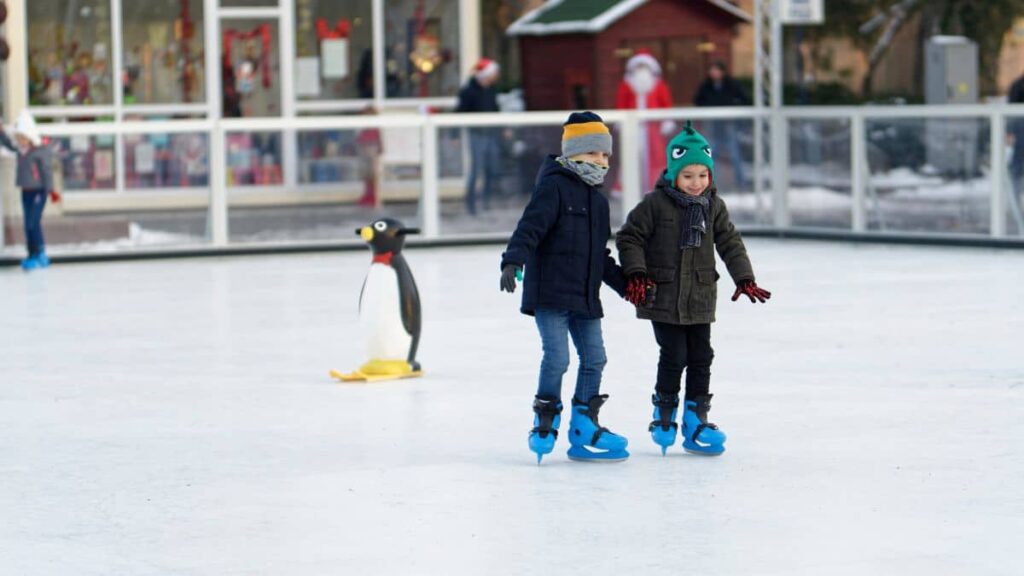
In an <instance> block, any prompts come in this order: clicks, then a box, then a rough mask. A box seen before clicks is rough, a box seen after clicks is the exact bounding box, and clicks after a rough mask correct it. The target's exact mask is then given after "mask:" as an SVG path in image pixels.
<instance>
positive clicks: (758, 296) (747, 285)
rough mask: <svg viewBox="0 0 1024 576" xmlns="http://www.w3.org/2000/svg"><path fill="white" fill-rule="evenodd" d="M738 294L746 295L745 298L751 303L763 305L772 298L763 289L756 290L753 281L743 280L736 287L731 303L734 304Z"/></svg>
mask: <svg viewBox="0 0 1024 576" xmlns="http://www.w3.org/2000/svg"><path fill="white" fill-rule="evenodd" d="M740 294H746V295H747V298H750V301H751V302H754V303H756V302H759V301H760V302H761V303H762V304H764V303H765V302H766V301H767V300H769V299H770V298H771V297H772V293H771V292H769V291H767V290H765V289H764V288H758V287H757V282H754V281H753V280H744V281H743V282H740V283H739V284H737V285H736V292H733V295H732V301H733V302H735V301H736V300H737V299H738V298H739V297H740Z"/></svg>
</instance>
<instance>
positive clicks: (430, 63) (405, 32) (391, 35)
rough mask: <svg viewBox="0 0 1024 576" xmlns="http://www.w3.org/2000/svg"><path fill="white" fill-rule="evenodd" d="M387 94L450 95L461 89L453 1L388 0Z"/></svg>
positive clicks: (413, 96) (393, 96) (457, 6)
mask: <svg viewBox="0 0 1024 576" xmlns="http://www.w3.org/2000/svg"><path fill="white" fill-rule="evenodd" d="M384 7H385V10H384V12H385V14H386V22H385V28H386V32H385V41H384V44H385V46H386V47H387V48H386V50H387V53H386V54H385V62H386V64H385V65H386V80H387V89H386V93H387V96H388V97H391V98H427V97H437V96H453V95H455V94H456V93H457V92H458V90H459V79H460V75H459V70H460V69H461V65H460V63H459V3H458V1H457V0H386V1H385V3H384Z"/></svg>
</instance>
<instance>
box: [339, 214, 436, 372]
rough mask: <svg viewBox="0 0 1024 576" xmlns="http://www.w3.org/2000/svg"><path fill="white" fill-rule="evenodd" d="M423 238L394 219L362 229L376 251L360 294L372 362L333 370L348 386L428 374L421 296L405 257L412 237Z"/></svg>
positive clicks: (363, 330)
mask: <svg viewBox="0 0 1024 576" xmlns="http://www.w3.org/2000/svg"><path fill="white" fill-rule="evenodd" d="M418 233H419V230H417V229H415V228H406V227H405V226H403V225H402V223H401V222H399V221H398V220H394V219H391V218H381V219H380V220H377V221H375V222H374V223H373V224H371V225H370V226H365V227H363V228H359V229H357V230H356V234H358V235H360V236H361V237H362V238H363V240H365V241H366V243H367V244H369V245H370V249H371V250H373V262H372V263H371V264H370V270H369V272H368V273H367V274H366V280H364V281H363V289H362V291H361V292H360V294H359V329H360V333H361V334H362V336H363V338H364V339H365V342H366V352H367V354H368V355H369V361H368V362H366V363H365V364H363V365H362V366H361V367H360V368H359V370H357V371H355V372H352V373H350V374H342V373H340V372H337V371H335V370H332V371H331V376H334V377H335V378H339V379H341V380H343V381H346V382H351V381H364V382H367V381H369V382H372V381H378V380H391V379H395V378H413V377H416V376H420V375H422V372H421V371H420V365H419V363H418V362H417V361H416V349H417V347H418V346H419V342H420V325H421V321H420V295H419V291H418V290H417V289H416V281H415V280H413V277H412V271H410V270H409V265H408V264H407V263H406V262H405V257H404V256H402V246H403V245H404V244H405V237H406V235H408V234H418Z"/></svg>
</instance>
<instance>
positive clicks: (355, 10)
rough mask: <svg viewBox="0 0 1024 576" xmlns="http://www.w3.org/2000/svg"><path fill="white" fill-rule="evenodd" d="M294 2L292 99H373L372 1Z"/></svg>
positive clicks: (318, 0) (322, 0)
mask: <svg viewBox="0 0 1024 576" xmlns="http://www.w3.org/2000/svg"><path fill="white" fill-rule="evenodd" d="M294 2H295V7H296V10H295V27H296V32H295V55H296V57H297V60H296V62H295V94H296V97H297V98H298V99H300V100H342V99H352V98H366V99H369V98H373V26H372V14H373V6H372V5H373V3H372V1H371V0H352V1H350V2H337V1H336V0H294Z"/></svg>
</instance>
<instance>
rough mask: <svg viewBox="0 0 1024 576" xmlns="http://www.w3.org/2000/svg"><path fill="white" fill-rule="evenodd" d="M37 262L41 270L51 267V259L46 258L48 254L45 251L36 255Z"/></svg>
mask: <svg viewBox="0 0 1024 576" xmlns="http://www.w3.org/2000/svg"><path fill="white" fill-rule="evenodd" d="M36 262H37V263H38V264H39V266H38V267H39V268H46V267H47V266H49V265H50V259H49V258H48V257H47V256H46V252H43V251H40V252H39V254H36Z"/></svg>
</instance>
